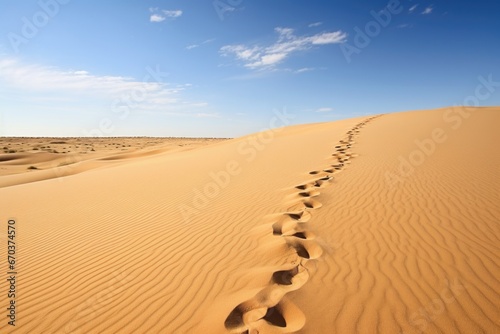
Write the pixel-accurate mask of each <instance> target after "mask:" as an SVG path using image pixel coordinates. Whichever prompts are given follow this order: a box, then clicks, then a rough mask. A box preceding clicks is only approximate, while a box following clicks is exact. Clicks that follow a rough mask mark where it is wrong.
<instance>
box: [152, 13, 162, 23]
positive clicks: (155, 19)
mask: <svg viewBox="0 0 500 334" xmlns="http://www.w3.org/2000/svg"><path fill="white" fill-rule="evenodd" d="M149 21H151V22H161V21H165V17H163V16H161V15H158V14H153V15H151V17H150V18H149Z"/></svg>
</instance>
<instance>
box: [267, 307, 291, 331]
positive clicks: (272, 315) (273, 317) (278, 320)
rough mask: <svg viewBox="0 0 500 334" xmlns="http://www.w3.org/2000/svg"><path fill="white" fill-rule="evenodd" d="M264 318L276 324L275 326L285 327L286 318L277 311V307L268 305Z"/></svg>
mask: <svg viewBox="0 0 500 334" xmlns="http://www.w3.org/2000/svg"><path fill="white" fill-rule="evenodd" d="M264 320H266V321H267V322H269V323H270V324H271V325H274V326H277V327H282V328H285V327H286V320H285V318H284V317H283V315H282V314H281V313H280V312H279V310H278V308H277V307H276V306H275V307H270V308H269V309H267V313H266V315H265V316H264Z"/></svg>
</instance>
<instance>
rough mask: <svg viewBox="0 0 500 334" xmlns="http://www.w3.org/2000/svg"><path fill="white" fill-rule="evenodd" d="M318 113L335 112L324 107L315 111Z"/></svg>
mask: <svg viewBox="0 0 500 334" xmlns="http://www.w3.org/2000/svg"><path fill="white" fill-rule="evenodd" d="M315 111H316V112H330V111H333V108H328V107H323V108H319V109H316V110H315Z"/></svg>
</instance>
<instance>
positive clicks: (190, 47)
mask: <svg viewBox="0 0 500 334" xmlns="http://www.w3.org/2000/svg"><path fill="white" fill-rule="evenodd" d="M213 41H215V38H210V39H207V40H205V41H203V42H201V43H200V44H191V45H188V46H186V49H188V50H192V49H196V48H199V47H200V46H202V45H204V44H208V43H212V42H213Z"/></svg>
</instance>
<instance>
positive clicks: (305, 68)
mask: <svg viewBox="0 0 500 334" xmlns="http://www.w3.org/2000/svg"><path fill="white" fill-rule="evenodd" d="M314 70H315V68H314V67H303V68H299V69H298V70H295V71H294V72H295V73H304V72H311V71H314Z"/></svg>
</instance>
